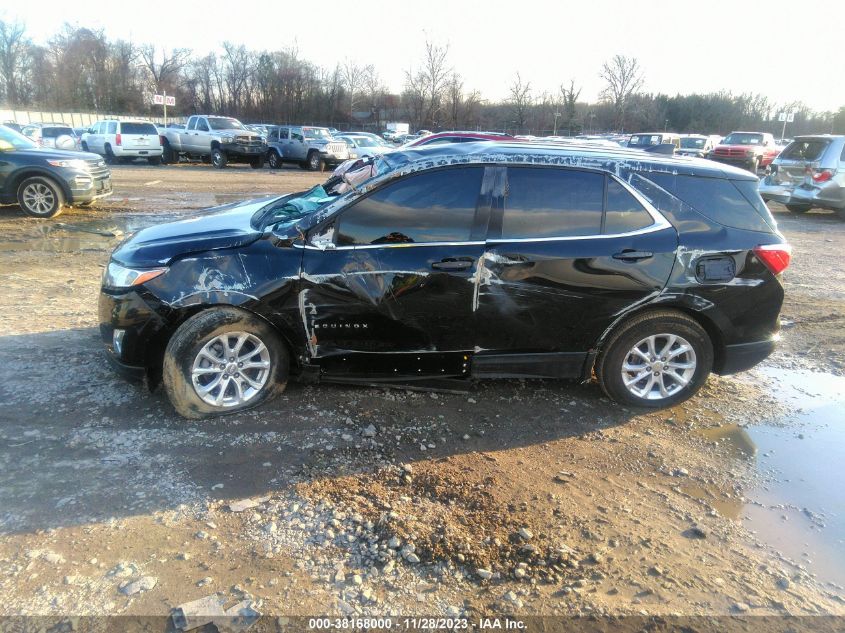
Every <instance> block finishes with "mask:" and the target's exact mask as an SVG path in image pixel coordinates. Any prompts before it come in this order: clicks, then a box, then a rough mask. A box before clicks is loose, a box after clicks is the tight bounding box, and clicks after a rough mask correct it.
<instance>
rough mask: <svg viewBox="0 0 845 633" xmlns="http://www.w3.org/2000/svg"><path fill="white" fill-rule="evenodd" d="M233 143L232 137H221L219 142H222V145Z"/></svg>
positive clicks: (233, 138)
mask: <svg viewBox="0 0 845 633" xmlns="http://www.w3.org/2000/svg"><path fill="white" fill-rule="evenodd" d="M234 141H235V137H234V136H221V137H220V142H222V143H233V142H234Z"/></svg>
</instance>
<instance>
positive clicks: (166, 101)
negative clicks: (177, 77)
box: [164, 96, 176, 106]
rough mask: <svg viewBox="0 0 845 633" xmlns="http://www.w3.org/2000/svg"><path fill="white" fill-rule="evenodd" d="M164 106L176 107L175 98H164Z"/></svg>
mask: <svg viewBox="0 0 845 633" xmlns="http://www.w3.org/2000/svg"><path fill="white" fill-rule="evenodd" d="M164 104H165V105H169V106H175V105H176V97H168V96H165V97H164Z"/></svg>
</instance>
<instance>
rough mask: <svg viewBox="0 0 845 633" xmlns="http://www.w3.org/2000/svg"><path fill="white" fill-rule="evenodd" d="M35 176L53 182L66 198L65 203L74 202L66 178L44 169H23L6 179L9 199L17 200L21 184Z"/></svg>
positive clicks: (28, 167) (30, 167)
mask: <svg viewBox="0 0 845 633" xmlns="http://www.w3.org/2000/svg"><path fill="white" fill-rule="evenodd" d="M35 176H40V177H42V178H48V179H49V180H51V181H52V182H54V183H56V185H58V187H59V189H61V191H62V195H64V197H65V201H66V202H67V203H68V204H70V203H71V201H72V200H73V192H72V191H71V190H70V185H69V184H68V183H67V182H65V180H64V178H59V177H58V176H56V174H54V173H52V172H51V171H50V170H49V169H44V168H43V167H37V166H36V167H32V166H27V167H22V168H21V169H19V170H18V171H15V172H12V173H11V174H10V175H9V177H8V178H7V179H6V194H7V195H8V196H9V197H12V198H14V199H15V200H17V197H18V188H19V187H20V186H21V183H22V182H23V181H24V180H26V179H27V178H33V177H35Z"/></svg>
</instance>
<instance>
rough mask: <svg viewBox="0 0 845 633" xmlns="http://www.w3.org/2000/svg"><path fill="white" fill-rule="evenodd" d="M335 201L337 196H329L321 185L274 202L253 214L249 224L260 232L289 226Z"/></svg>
mask: <svg viewBox="0 0 845 633" xmlns="http://www.w3.org/2000/svg"><path fill="white" fill-rule="evenodd" d="M335 199H337V196H330V195H329V194H327V193H326V190H325V189H324V188H323V186H322V185H317V186H316V187H313V188H311V189H309V190H308V191H302V192H300V193H298V194H292V195H290V196H285V197H283V198H280V199H278V200H274V201H273V202H271V203H270V204H268V205H267V206H266V207H263V208H261V209H259V210H258V211H256V212H255V215H254V216H252V221H251V224H252V226H253V227H254V228H256V229H261V230H263V229H265V228H267V227H268V226H280V225H287V224H291V223H293V222H295V221H296V220H299V219H301V218H304V217H305V216H307V215H311V214H312V213H314V211H317V210H318V209H319V208H320V207H322V206H324V205H326V204H328V203H329V202H331V201H332V200H335Z"/></svg>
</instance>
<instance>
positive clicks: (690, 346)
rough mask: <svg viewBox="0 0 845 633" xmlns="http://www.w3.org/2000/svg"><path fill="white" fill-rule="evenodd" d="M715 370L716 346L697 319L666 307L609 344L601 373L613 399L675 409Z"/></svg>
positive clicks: (603, 354) (624, 327) (599, 365)
mask: <svg viewBox="0 0 845 633" xmlns="http://www.w3.org/2000/svg"><path fill="white" fill-rule="evenodd" d="M712 368H713V344H712V342H711V341H710V337H709V336H708V335H707V332H706V331H705V330H704V328H702V327H701V326H700V325H699V324H698V323H697V322H696V321H695V320H694V319H692V318H690V317H688V316H686V315H684V314H681V313H679V312H670V311H661V312H652V313H649V314H644V315H642V316H639V317H634V318H633V319H631V320H630V321H629V322H628V323H626V324H623V325H622V326H621V327H620V328H619V329H618V330H617V331H616V332H615V333H613V334H612V335H611V337H610V339H609V340H608V341H607V343H606V344H605V346H604V349H603V351H602V352H601V355H600V356H599V360H598V363H597V365H596V375H597V376H598V379H599V384H600V385H601V387H602V389H603V390H604V392H605V393H606V394H607V395H608V396H609V397H610V398H612V399H613V400H616V401H617V402H621V403H623V404H628V405H633V406H637V407H649V408H662V407H670V406H673V405H676V404H678V403H679V402H683V401H684V400H686V399H687V398H690V397H692V396H693V395H695V393H696V392H697V391H698V390H699V389H701V387H702V385H704V383H705V381H706V380H707V376H708V375H709V374H710V370H711V369H712Z"/></svg>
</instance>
